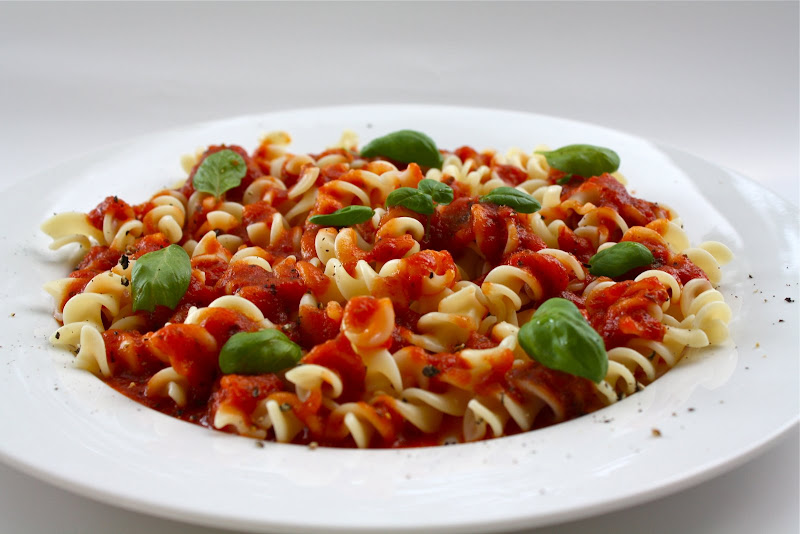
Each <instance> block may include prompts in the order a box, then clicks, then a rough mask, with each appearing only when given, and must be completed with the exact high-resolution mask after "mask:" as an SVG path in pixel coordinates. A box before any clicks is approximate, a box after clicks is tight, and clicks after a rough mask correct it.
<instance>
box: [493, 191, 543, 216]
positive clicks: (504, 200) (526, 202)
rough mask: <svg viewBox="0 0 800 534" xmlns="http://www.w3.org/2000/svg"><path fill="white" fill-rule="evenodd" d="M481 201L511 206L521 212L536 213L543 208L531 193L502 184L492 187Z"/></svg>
mask: <svg viewBox="0 0 800 534" xmlns="http://www.w3.org/2000/svg"><path fill="white" fill-rule="evenodd" d="M480 201H481V202H489V203H491V204H498V205H500V206H509V207H511V208H514V209H515V210H517V211H518V212H520V213H534V212H536V211H539V210H540V209H542V205H541V204H539V201H538V200H536V199H535V198H533V197H532V196H531V195H529V194H528V193H526V192H524V191H520V190H519V189H515V188H513V187H508V186H502V187H498V188H496V189H492V190H491V191H490V192H489V194H488V195H484V196H482V197H481V198H480Z"/></svg>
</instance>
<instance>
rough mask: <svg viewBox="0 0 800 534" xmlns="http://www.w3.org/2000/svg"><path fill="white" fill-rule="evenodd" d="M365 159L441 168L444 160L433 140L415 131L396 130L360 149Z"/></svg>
mask: <svg viewBox="0 0 800 534" xmlns="http://www.w3.org/2000/svg"><path fill="white" fill-rule="evenodd" d="M361 155H362V156H363V157H365V158H373V157H376V156H382V157H384V158H389V159H391V160H394V161H399V162H401V163H412V162H413V163H416V164H418V165H420V166H421V167H430V168H433V167H435V168H437V169H441V168H442V163H443V162H444V159H443V158H442V155H441V154H440V153H439V149H438V148H436V143H434V141H433V139H431V138H430V137H428V136H427V135H425V134H424V133H422V132H417V131H415V130H398V131H396V132H392V133H390V134H387V135H384V136H383V137H378V138H377V139H373V140H372V141H370V142H369V143H367V145H366V146H365V147H364V148H362V149H361Z"/></svg>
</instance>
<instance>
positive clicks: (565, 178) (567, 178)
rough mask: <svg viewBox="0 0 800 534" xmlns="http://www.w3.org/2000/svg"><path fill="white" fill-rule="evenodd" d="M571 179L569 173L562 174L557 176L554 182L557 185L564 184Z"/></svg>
mask: <svg viewBox="0 0 800 534" xmlns="http://www.w3.org/2000/svg"><path fill="white" fill-rule="evenodd" d="M571 179H572V175H571V174H565V175H564V176H562V177H561V178H559V179H558V180H556V183H557V184H558V185H564V184H566V183H569V181H570V180H571Z"/></svg>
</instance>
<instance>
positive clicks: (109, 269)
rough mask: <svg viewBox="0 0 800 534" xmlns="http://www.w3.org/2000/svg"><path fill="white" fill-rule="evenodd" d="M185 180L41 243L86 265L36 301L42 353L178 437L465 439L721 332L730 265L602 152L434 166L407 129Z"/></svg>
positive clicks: (270, 149) (232, 153)
mask: <svg viewBox="0 0 800 534" xmlns="http://www.w3.org/2000/svg"><path fill="white" fill-rule="evenodd" d="M623 156H624V155H623ZM183 165H184V168H185V170H186V172H187V174H188V177H187V178H186V179H185V180H183V181H182V182H181V183H180V184H178V185H176V186H175V187H174V188H169V189H164V190H161V191H158V192H156V193H155V194H154V195H152V196H151V197H150V198H149V200H147V201H145V202H143V203H141V204H129V203H127V202H126V201H125V200H123V199H121V198H118V197H116V196H109V197H107V198H105V199H104V200H102V202H100V203H99V204H98V205H97V206H96V207H95V208H94V209H92V210H91V211H89V212H88V213H82V212H67V213H60V214H57V215H55V216H53V217H52V218H51V219H49V220H48V221H46V222H45V223H44V224H43V225H42V229H43V231H44V232H45V233H47V234H48V235H49V236H50V237H52V238H53V243H52V245H51V248H53V249H58V248H61V247H65V246H70V247H73V248H75V249H76V250H77V251H78V252H77V253H78V254H79V256H80V259H79V260H78V262H77V265H76V266H75V268H74V270H73V271H72V272H71V273H70V274H69V275H68V276H67V277H65V278H63V279H60V280H55V281H52V282H49V283H48V284H46V286H45V289H46V290H47V291H48V292H49V293H50V294H51V295H52V296H53V298H54V301H55V318H56V319H57V320H58V321H59V322H60V324H61V325H62V326H60V328H58V329H57V330H56V331H55V333H54V334H53V335H52V336H51V342H52V343H53V345H55V346H59V347H63V348H65V349H68V350H71V351H73V352H74V353H75V363H76V365H77V366H78V367H80V368H82V369H85V370H87V371H90V372H92V373H94V374H95V375H97V376H98V377H100V378H101V379H102V380H104V381H105V382H106V383H107V384H109V385H110V386H112V387H113V388H115V389H116V390H118V391H119V392H121V393H123V394H124V395H126V396H128V397H130V398H131V399H133V400H135V401H137V402H139V403H142V404H144V405H146V406H149V407H151V408H153V409H155V410H158V411H160V412H162V413H165V414H168V415H170V416H173V417H177V418H180V419H182V420H185V421H189V422H193V423H196V424H200V425H203V426H206V427H209V428H213V429H217V430H220V431H225V432H231V433H236V434H239V435H242V436H248V437H251V438H256V439H259V440H272V441H278V442H283V443H296V444H307V445H311V446H318V445H319V446H332V447H360V448H366V447H377V448H380V447H414V446H430V445H447V444H454V443H463V442H472V441H478V440H483V439H489V438H496V437H500V436H504V435H510V434H516V433H519V432H526V431H530V430H535V429H538V428H542V427H545V426H549V425H553V424H556V423H559V422H562V421H566V420H569V419H573V418H576V417H579V416H582V415H584V414H587V413H591V412H593V411H596V410H598V409H601V408H603V407H605V406H608V405H610V404H612V403H615V402H617V401H619V400H622V399H624V398H625V397H627V396H628V395H631V394H634V393H635V392H637V391H639V390H640V389H642V388H643V387H645V386H647V385H648V384H650V383H651V382H653V381H654V380H656V379H657V378H658V377H659V376H661V375H662V374H663V373H664V372H666V371H667V370H668V369H670V368H671V367H673V366H674V365H675V364H676V363H677V362H678V361H679V360H680V359H681V357H682V356H683V355H684V353H685V351H686V350H687V349H688V348H701V347H706V346H709V345H715V344H720V343H723V342H724V341H726V340H727V339H728V327H727V324H728V322H729V321H730V318H731V312H730V309H729V307H728V306H727V304H726V303H725V302H724V300H723V298H722V295H721V293H720V292H719V291H718V290H717V286H718V284H719V282H720V279H721V269H720V266H721V265H723V264H725V263H726V262H727V261H729V260H730V259H731V252H730V250H729V249H728V248H727V247H726V246H725V245H723V244H721V243H719V242H715V241H709V242H704V243H700V244H698V245H694V246H693V245H692V244H690V242H689V239H688V237H687V234H686V233H685V232H684V230H683V227H682V223H681V220H680V219H679V217H678V215H677V213H676V212H674V211H673V210H672V209H671V208H669V207H667V206H665V205H663V204H660V203H656V202H651V201H647V200H643V199H639V198H636V197H634V196H632V195H631V194H630V192H629V191H628V190H627V189H626V185H625V184H626V178H625V177H624V176H623V175H622V174H620V172H619V170H618V169H619V165H620V158H619V156H618V155H617V154H616V153H615V152H614V151H613V150H610V149H608V148H603V147H596V146H592V145H570V146H567V147H562V148H559V149H557V150H549V149H547V148H546V147H537V148H536V149H535V150H533V151H530V152H526V151H523V150H520V149H510V150H508V151H507V152H505V153H501V152H497V151H494V150H482V151H480V152H479V151H477V150H475V149H473V148H471V147H469V146H462V147H459V148H456V149H453V150H443V149H439V148H438V147H437V146H436V144H435V142H434V141H433V140H432V139H430V138H429V137H428V136H426V135H425V134H422V133H420V132H416V131H412V130H401V131H398V132H394V133H391V134H389V135H386V136H383V137H379V138H377V139H374V140H372V141H371V142H370V143H368V144H367V145H365V146H364V147H362V148H360V149H359V146H358V140H357V138H356V136H355V134H353V133H352V132H345V134H343V136H342V138H341V140H340V141H339V142H338V143H337V144H336V145H335V146H333V147H331V148H328V149H325V150H324V151H322V152H320V153H311V154H302V153H301V154H295V153H293V152H292V150H291V149H290V137H289V135H288V134H287V133H285V132H273V133H270V134H268V135H266V136H265V137H264V138H263V139H262V140H261V142H260V144H259V145H258V147H257V148H256V149H255V150H254V151H253V152H252V153H248V152H247V151H246V150H244V149H243V148H241V147H239V146H235V145H213V146H209V147H208V148H207V149H205V150H203V151H200V152H198V153H197V154H195V155H192V156H185V157H184V159H183ZM98 200H99V199H98ZM96 201H97V200H94V201H93V202H92V203H94V202H96ZM90 205H91V204H90Z"/></svg>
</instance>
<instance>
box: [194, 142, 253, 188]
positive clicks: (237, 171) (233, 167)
mask: <svg viewBox="0 0 800 534" xmlns="http://www.w3.org/2000/svg"><path fill="white" fill-rule="evenodd" d="M245 174H247V164H246V163H245V162H244V158H242V156H240V155H239V154H237V153H236V152H234V151H233V150H230V149H227V148H226V149H224V150H220V151H219V152H214V153H213V154H209V155H208V156H206V157H205V159H204V160H203V162H202V163H201V164H200V166H199V167H198V168H197V172H195V173H194V179H193V181H192V183H193V184H194V188H195V190H196V191H202V192H203V193H209V194H211V195H214V196H215V197H216V198H220V196H222V193H224V192H225V191H228V190H229V189H233V188H234V187H238V186H239V185H240V184H241V183H242V178H244V176H245Z"/></svg>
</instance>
